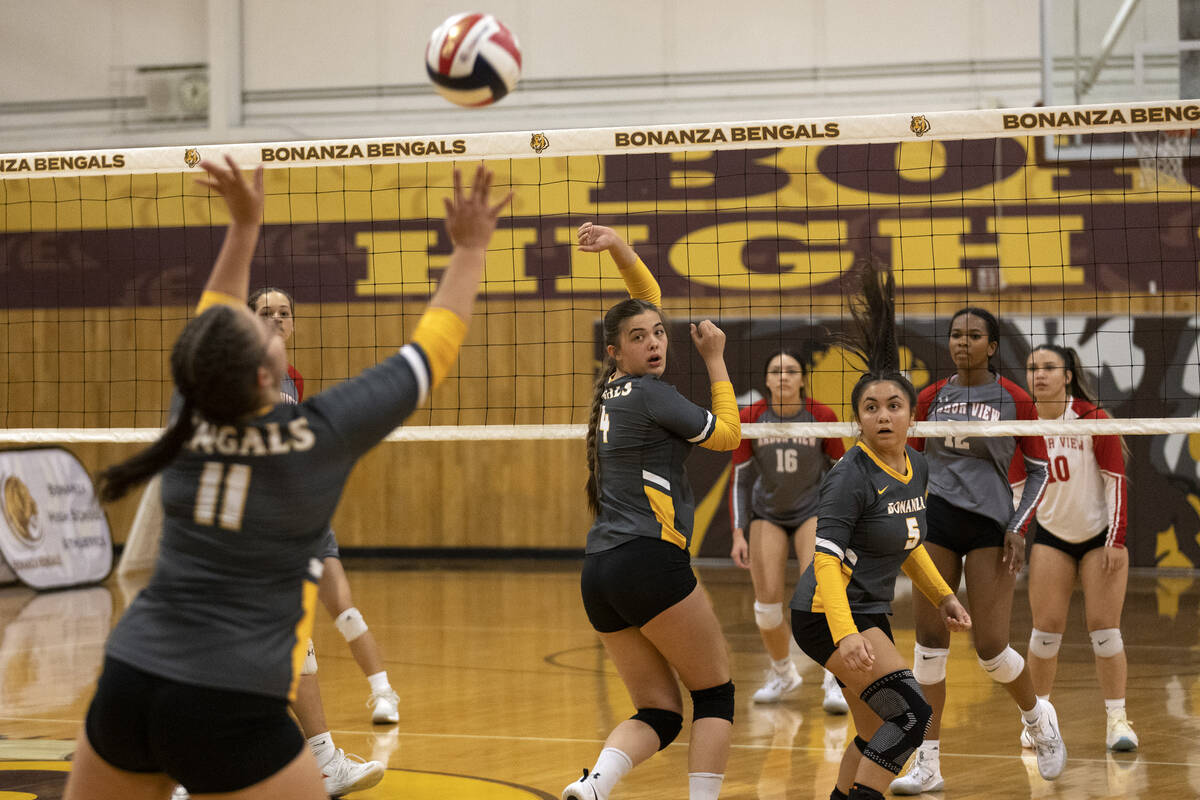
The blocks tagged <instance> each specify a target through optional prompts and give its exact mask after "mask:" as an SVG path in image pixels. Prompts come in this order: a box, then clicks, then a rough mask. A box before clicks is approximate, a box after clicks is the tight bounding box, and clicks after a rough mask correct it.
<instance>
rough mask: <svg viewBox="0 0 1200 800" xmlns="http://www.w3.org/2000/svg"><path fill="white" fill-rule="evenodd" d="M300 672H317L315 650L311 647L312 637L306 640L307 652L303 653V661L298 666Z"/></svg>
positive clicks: (311, 673) (314, 673)
mask: <svg viewBox="0 0 1200 800" xmlns="http://www.w3.org/2000/svg"><path fill="white" fill-rule="evenodd" d="M300 674H301V675H316V674H317V650H316V648H315V647H313V641H312V639H309V640H308V652H307V653H305V654H304V663H303V664H302V665H301V666H300Z"/></svg>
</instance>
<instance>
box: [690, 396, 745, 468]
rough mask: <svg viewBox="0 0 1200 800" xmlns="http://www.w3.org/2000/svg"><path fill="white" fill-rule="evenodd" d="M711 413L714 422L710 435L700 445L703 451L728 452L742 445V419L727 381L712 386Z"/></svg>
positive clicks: (735, 398) (735, 397)
mask: <svg viewBox="0 0 1200 800" xmlns="http://www.w3.org/2000/svg"><path fill="white" fill-rule="evenodd" d="M712 412H713V416H714V417H716V420H715V421H714V423H713V432H712V435H711V436H709V437H708V438H707V439H705V440H704V441H703V442H701V443H700V446H701V447H703V448H704V449H705V450H716V451H717V452H719V453H723V452H728V451H730V450H733V449H735V448H737V446H738V445H739V444H741V443H742V419H741V417H740V416H739V415H738V405H737V395H735V394H734V393H733V384H732V383H730V382H729V381H716V382H715V383H713V385H712Z"/></svg>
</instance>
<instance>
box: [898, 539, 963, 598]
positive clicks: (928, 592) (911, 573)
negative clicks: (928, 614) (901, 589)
mask: <svg viewBox="0 0 1200 800" xmlns="http://www.w3.org/2000/svg"><path fill="white" fill-rule="evenodd" d="M900 569H902V570H904V574H905V575H907V576H908V577H909V578H911V579H912V582H913V586H916V587H917V588H918V589H919V590H920V591H921V594H923V595H925V599H926V600H928V601H929V602H931V603H933V606H934V608H937V607H938V606H939V605H941V603H942V601H943V600H945V599H946V598H947V597H948V596H949V595H952V594H954V592H953V591H951V590H950V586H949V585H948V584H947V583H946V581H945V580H944V579H943V578H942V574H941V573H940V572H938V568H937V567H936V566H934V564H933V559H932V558H930V557H929V553H928V552H926V550H925V545H923V544H922V545H917V547H916V549H914V550H913V551H912V552H911V553H909V555H908V558H906V559H905V560H904V564H903V565H902V566H901V567H900Z"/></svg>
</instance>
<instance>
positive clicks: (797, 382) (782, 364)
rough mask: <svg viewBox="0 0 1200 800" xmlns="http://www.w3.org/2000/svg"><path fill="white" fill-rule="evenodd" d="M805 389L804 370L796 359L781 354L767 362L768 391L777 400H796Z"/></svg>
mask: <svg viewBox="0 0 1200 800" xmlns="http://www.w3.org/2000/svg"><path fill="white" fill-rule="evenodd" d="M803 388H804V370H803V369H802V368H801V366H800V363H799V362H798V361H796V359H794V358H792V357H791V356H789V355H787V354H786V353H780V354H779V355H777V356H775V357H774V358H772V359H771V360H770V361H769V362H767V391H769V392H770V393H771V397H773V398H775V399H776V400H783V401H787V400H795V399H796V398H797V397H799V396H800V391H801V390H802V389H803Z"/></svg>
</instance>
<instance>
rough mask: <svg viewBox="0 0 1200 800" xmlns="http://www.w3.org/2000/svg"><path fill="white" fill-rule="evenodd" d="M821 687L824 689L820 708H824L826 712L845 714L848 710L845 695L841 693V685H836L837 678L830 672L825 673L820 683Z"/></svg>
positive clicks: (848, 706)
mask: <svg viewBox="0 0 1200 800" xmlns="http://www.w3.org/2000/svg"><path fill="white" fill-rule="evenodd" d="M821 688H822V689H824V690H825V699H824V700H823V701H822V702H821V708H823V709H825V713H826V714H845V713H846V712H848V711H849V710H850V705H849V704H848V703H847V702H846V696H845V695H843V694H842V687H841V686H838V682H837V678H836V677H834V674H833V673H832V672H826V673H825V680H824V681H823V682H822V683H821Z"/></svg>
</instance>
